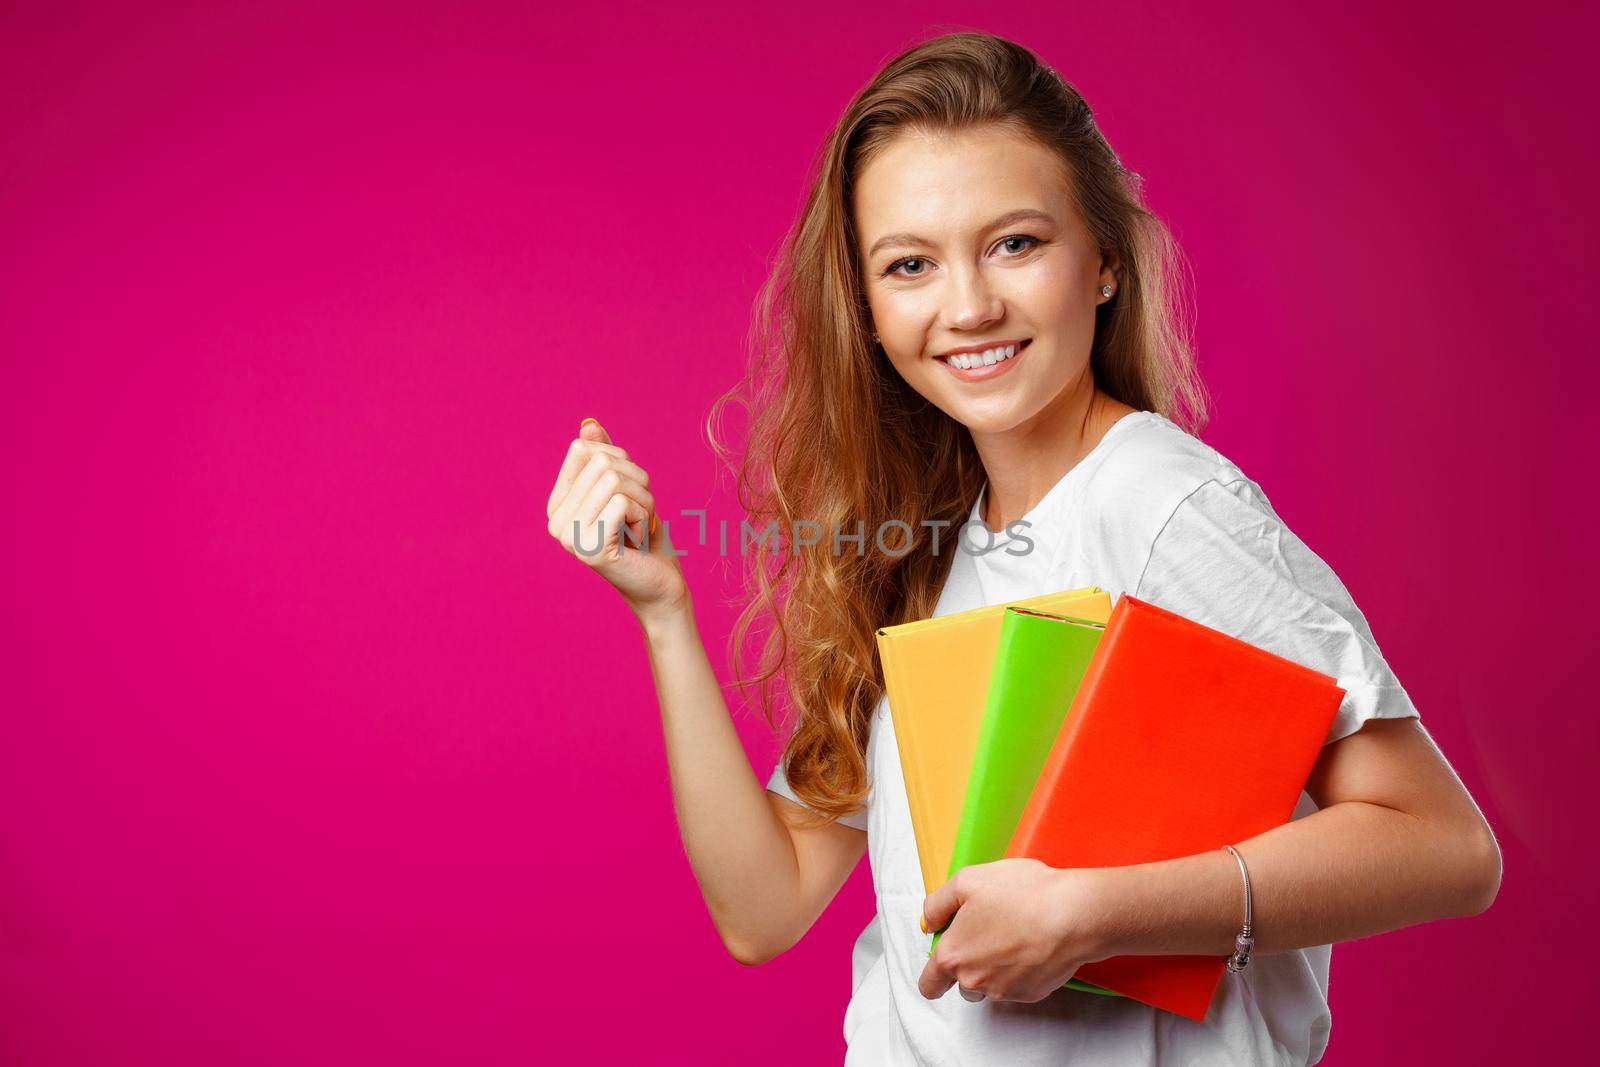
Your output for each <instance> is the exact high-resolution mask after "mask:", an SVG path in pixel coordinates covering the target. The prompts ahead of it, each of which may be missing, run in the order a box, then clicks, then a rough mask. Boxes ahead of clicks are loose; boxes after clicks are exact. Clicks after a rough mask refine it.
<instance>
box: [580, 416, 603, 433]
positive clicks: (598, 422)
mask: <svg viewBox="0 0 1600 1067" xmlns="http://www.w3.org/2000/svg"><path fill="white" fill-rule="evenodd" d="M591 422H592V423H594V424H595V425H596V426H599V425H600V420H599V419H593V418H591V419H584V420H583V421H582V422H580V423H578V429H580V430H581V429H583V428H584V427H585V426H587V425H589V424H590V423H591Z"/></svg>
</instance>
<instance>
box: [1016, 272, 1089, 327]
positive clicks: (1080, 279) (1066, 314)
mask: <svg viewBox="0 0 1600 1067" xmlns="http://www.w3.org/2000/svg"><path fill="white" fill-rule="evenodd" d="M1083 267H1084V265H1083V264H1082V263H1080V262H1078V261H1076V260H1074V259H1072V258H1070V257H1068V256H1047V257H1045V258H1044V259H1042V260H1040V261H1039V262H1037V263H1035V264H1033V267H1032V269H1031V270H1026V271H1018V272H1017V276H1016V279H1015V285H1014V286H1013V287H1012V299H1013V300H1014V301H1015V302H1016V303H1017V310H1019V311H1022V312H1024V313H1025V314H1026V316H1027V317H1028V318H1029V319H1031V320H1034V321H1039V322H1052V321H1054V322H1064V321H1070V320H1074V319H1078V318H1081V317H1084V316H1086V315H1087V316H1089V317H1090V318H1092V317H1093V315H1094V303H1093V301H1092V300H1091V299H1090V298H1089V296H1088V295H1087V294H1088V292H1089V284H1088V276H1087V275H1086V274H1085V273H1084V269H1083Z"/></svg>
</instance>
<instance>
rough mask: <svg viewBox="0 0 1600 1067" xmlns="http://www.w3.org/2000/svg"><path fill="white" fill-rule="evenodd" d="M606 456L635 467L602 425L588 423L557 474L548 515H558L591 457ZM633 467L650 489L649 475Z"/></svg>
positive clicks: (584, 425) (636, 476)
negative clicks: (564, 498) (562, 502)
mask: <svg viewBox="0 0 1600 1067" xmlns="http://www.w3.org/2000/svg"><path fill="white" fill-rule="evenodd" d="M602 452H603V453H605V454H607V455H611V456H615V457H616V458H617V459H619V460H622V461H625V462H627V463H630V464H632V461H631V460H629V459H628V453H627V451H626V450H625V449H621V448H618V447H617V446H616V445H614V444H612V443H611V437H610V435H609V434H607V433H606V431H605V428H604V427H603V426H601V425H600V424H599V423H598V422H594V421H591V420H588V419H586V420H584V422H583V425H581V426H579V427H578V436H577V437H574V438H573V439H572V443H571V444H570V445H568V446H567V454H566V456H565V457H564V458H563V459H562V461H561V470H560V471H559V472H557V474H556V480H555V485H554V486H553V487H552V488H551V490H550V499H549V500H548V501H547V502H546V504H545V514H546V515H554V514H555V510H556V507H557V505H559V504H560V502H561V500H562V498H563V497H565V496H566V494H567V492H568V491H569V490H570V489H571V487H572V483H573V480H574V479H575V478H576V477H577V475H578V472H579V471H581V470H582V469H583V467H584V464H586V463H588V462H589V459H590V457H592V456H594V455H595V454H597V453H602ZM632 465H633V467H634V470H633V471H632V472H631V473H632V474H633V476H634V477H635V478H638V479H639V480H640V481H641V482H644V483H645V484H646V485H648V484H649V481H650V479H649V477H648V476H646V475H645V473H644V471H643V470H642V469H639V468H638V465H637V464H632Z"/></svg>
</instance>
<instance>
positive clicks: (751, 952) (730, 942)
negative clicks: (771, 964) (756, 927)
mask: <svg viewBox="0 0 1600 1067" xmlns="http://www.w3.org/2000/svg"><path fill="white" fill-rule="evenodd" d="M722 947H723V948H725V949H727V950H728V955H730V956H732V957H733V958H734V960H735V961H737V962H738V963H741V964H743V965H744V966H746V967H759V966H761V965H762V964H763V963H766V962H767V961H769V960H771V959H773V958H774V957H776V956H778V955H779V953H777V952H773V951H771V950H770V949H768V948H766V947H765V946H763V945H760V944H757V943H756V942H753V941H746V940H743V939H740V938H737V937H732V936H729V935H727V934H724V935H723V937H722Z"/></svg>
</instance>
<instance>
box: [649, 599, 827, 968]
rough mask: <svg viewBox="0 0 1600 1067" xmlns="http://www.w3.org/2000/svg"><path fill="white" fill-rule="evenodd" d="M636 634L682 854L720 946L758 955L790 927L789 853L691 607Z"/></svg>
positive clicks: (792, 868) (794, 891) (793, 871)
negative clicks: (645, 661)
mask: <svg viewBox="0 0 1600 1067" xmlns="http://www.w3.org/2000/svg"><path fill="white" fill-rule="evenodd" d="M641 626H642V627H643V630H644V635H645V645H646V649H647V651H648V653H649V657H650V670H651V674H652V675H653V677H654V679H655V685H656V693H657V695H658V697H659V699H660V704H661V724H662V732H663V736H664V738H665V744H666V755H667V767H668V771H669V774H670V776H671V780H672V801H673V806H674V809H675V810H676V813H677V819H678V828H679V833H680V834H681V835H682V838H683V845H684V850H685V851H686V852H687V854H688V857H689V864H690V866H691V867H692V868H693V870H694V875H695V879H696V881H697V882H698V883H699V885H700V892H701V895H702V896H703V897H704V898H705V902H706V907H707V909H708V910H709V911H710V913H711V918H712V921H713V922H714V923H715V924H716V927H717V931H718V933H719V934H720V935H721V936H722V939H723V942H724V943H725V944H726V945H727V946H728V948H729V949H730V950H731V951H733V952H734V954H735V955H736V956H741V957H742V956H744V955H752V956H753V955H757V954H759V951H760V950H761V948H762V947H763V946H765V945H768V944H770V943H772V942H773V941H775V940H779V939H781V938H782V936H783V932H784V931H786V930H787V929H788V927H789V926H790V924H791V923H792V921H793V916H794V913H795V910H796V907H797V905H796V903H795V900H796V897H797V896H798V885H799V876H798V871H797V865H796V861H795V855H794V847H793V845H792V843H791V841H790V838H789V833H788V830H787V829H785V827H784V826H783V824H782V822H781V820H780V819H779V818H778V817H777V815H776V814H775V813H774V812H773V810H772V807H771V805H770V803H769V802H768V801H767V798H766V790H765V786H764V785H763V783H762V782H761V781H759V780H758V779H757V777H756V775H755V772H754V771H753V770H752V769H751V766H750V760H749V758H748V757H747V756H746V755H745V751H744V746H743V744H742V743H741V742H740V740H739V735H738V732H737V731H736V730H735V729H734V725H733V720H732V718H731V717H730V716H729V714H728V707H727V703H726V701H725V700H724V699H723V695H722V689H721V687H720V686H719V685H718V683H717V679H716V675H715V673H714V672H713V671H712V669H711V664H710V662H709V661H708V660H707V658H706V653H705V648H704V645H703V644H702V643H701V640H700V634H699V630H698V629H697V628H696V626H695V621H694V613H693V609H692V607H687V606H686V607H685V608H684V609H683V610H682V611H681V612H678V613H674V614H673V615H671V616H668V617H666V618H663V619H659V620H651V621H644V620H641Z"/></svg>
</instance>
